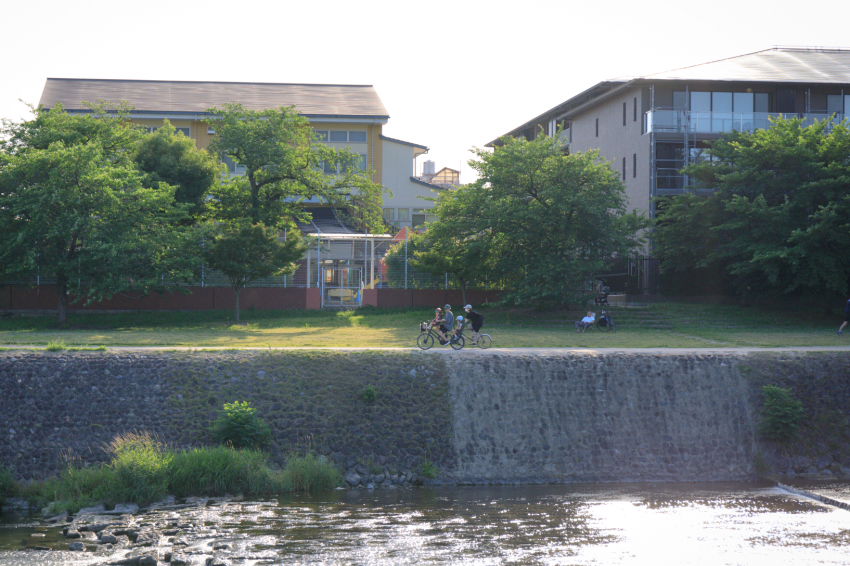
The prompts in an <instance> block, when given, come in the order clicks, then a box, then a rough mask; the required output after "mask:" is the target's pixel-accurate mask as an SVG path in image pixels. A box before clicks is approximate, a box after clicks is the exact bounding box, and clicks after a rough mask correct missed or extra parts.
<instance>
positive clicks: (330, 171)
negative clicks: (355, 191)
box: [322, 162, 336, 175]
mask: <svg viewBox="0 0 850 566" xmlns="http://www.w3.org/2000/svg"><path fill="white" fill-rule="evenodd" d="M322 171H324V173H325V175H336V163H326V162H322Z"/></svg>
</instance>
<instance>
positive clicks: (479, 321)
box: [463, 305, 484, 344]
mask: <svg viewBox="0 0 850 566" xmlns="http://www.w3.org/2000/svg"><path fill="white" fill-rule="evenodd" d="M463 310H465V311H466V320H468V321H469V323H470V324H471V325H472V343H473V344H475V343H476V342H477V341H478V332H479V331H480V330H481V326H482V325H483V324H484V315H483V314H481V313H479V312H476V311H474V310H472V305H466V306H465V307H463Z"/></svg>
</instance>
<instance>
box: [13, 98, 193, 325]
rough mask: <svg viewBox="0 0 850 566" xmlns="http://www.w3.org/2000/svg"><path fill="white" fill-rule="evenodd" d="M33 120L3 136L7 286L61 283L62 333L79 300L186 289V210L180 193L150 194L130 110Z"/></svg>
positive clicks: (39, 115)
mask: <svg viewBox="0 0 850 566" xmlns="http://www.w3.org/2000/svg"><path fill="white" fill-rule="evenodd" d="M33 113H34V117H33V119H31V120H29V121H23V122H20V123H13V122H9V121H4V123H3V130H2V134H3V135H2V136H0V138H2V142H0V240H2V241H3V244H4V245H3V247H2V248H0V276H2V277H4V278H10V277H14V276H18V277H28V276H31V275H33V274H35V273H36V272H38V273H39V274H40V275H41V276H42V277H45V278H47V279H54V280H55V281H56V290H57V317H56V323H57V325H60V326H61V325H64V324H66V323H67V309H68V302H69V295H70V294H71V293H73V295H74V299H75V300H80V299H86V301H87V303H90V302H93V301H96V300H103V299H105V298H108V297H110V296H112V295H113V294H115V293H118V292H122V291H129V290H133V291H141V292H150V291H155V290H163V289H165V288H167V287H168V286H169V283H167V282H177V281H181V280H186V279H187V278H188V277H189V276H190V275H191V268H190V266H189V263H190V262H188V261H187V258H188V254H186V253H185V249H187V248H186V245H187V242H188V240H189V235H188V234H187V233H186V232H184V231H180V230H177V229H175V228H174V226H175V224H176V223H177V222H178V221H179V220H180V219H182V218H185V211H184V207H181V206H179V205H176V204H175V203H174V188H173V187H170V186H169V185H167V184H164V183H161V184H159V185H158V186H157V187H152V188H146V187H144V186H143V184H142V175H141V174H140V173H139V172H138V171H137V170H136V168H135V167H134V165H133V163H132V162H131V161H130V159H129V155H130V153H131V152H132V151H133V149H134V148H135V145H136V144H137V143H138V140H139V138H140V135H141V134H140V133H139V132H138V131H137V130H135V129H134V128H133V127H132V126H131V125H130V123H129V118H128V114H127V108H126V107H124V106H121V107H119V108H117V109H116V111H114V112H109V111H107V109H106V107H105V105H104V104H103V103H100V104H98V105H93V106H91V114H89V115H84V116H70V115H68V114H67V113H66V112H65V111H64V109H63V108H62V106H61V105H57V106H56V107H55V108H54V109H52V110H50V111H47V110H44V109H41V108H39V109H34V110H33Z"/></svg>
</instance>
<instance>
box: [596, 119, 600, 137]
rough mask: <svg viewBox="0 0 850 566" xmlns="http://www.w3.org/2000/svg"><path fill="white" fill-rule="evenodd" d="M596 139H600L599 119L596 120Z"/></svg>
mask: <svg viewBox="0 0 850 566" xmlns="http://www.w3.org/2000/svg"><path fill="white" fill-rule="evenodd" d="M596 137H597V138H598V137H599V118H597V119H596Z"/></svg>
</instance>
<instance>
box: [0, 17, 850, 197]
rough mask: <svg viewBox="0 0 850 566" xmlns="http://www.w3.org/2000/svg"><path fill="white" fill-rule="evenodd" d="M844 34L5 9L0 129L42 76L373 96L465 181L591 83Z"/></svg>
mask: <svg viewBox="0 0 850 566" xmlns="http://www.w3.org/2000/svg"><path fill="white" fill-rule="evenodd" d="M848 30H850V2H848V1H846V0H807V1H804V2H793V3H792V2H764V1H763V0H759V1H755V0H735V1H730V0H712V1H708V2H691V3H688V2H685V1H684V0H678V1H670V0H655V1H653V0H649V1H647V0H644V1H637V0H629V1H621V0H613V1H611V0H609V1H598V0H597V1H594V0H584V1H581V2H577V1H575V0H560V1H539V0H511V1H503V0H490V1H486V2H485V1H470V0H454V1H447V0H426V1H421V2H412V1H405V0H393V1H377V0H349V1H338V0H296V1H291V0H277V1H271V0H270V1H265V2H261V1H254V0H236V1H233V0H230V1H221V0H205V1H203V2H199V1H189V0H170V1H160V0H148V1H145V2H139V1H135V0H121V1H116V0H110V1H99V0H71V1H69V0H62V1H56V0H0V38H2V43H3V69H2V71H3V73H2V74H3V77H2V79H0V117H5V118H12V119H20V118H23V117H25V116H26V115H27V112H28V110H27V109H26V107H25V106H23V105H22V104H21V103H20V102H18V99H22V100H24V101H25V102H29V103H32V104H37V103H38V100H39V98H40V97H41V91H42V89H43V88H44V81H45V79H46V78H47V77H72V78H104V79H148V80H199V81H200V80H213V81H245V82H281V83H342V84H372V85H374V86H375V88H376V89H377V91H378V94H379V95H380V97H381V99H382V100H383V102H384V105H385V106H386V108H387V110H388V111H389V114H390V121H389V124H387V125H386V126H385V128H384V133H385V134H386V135H388V136H391V137H395V138H399V139H402V140H407V141H411V142H415V143H419V144H424V145H426V146H428V147H429V148H431V150H430V152H429V155H428V156H427V157H425V158H424V159H423V158H420V159H419V160H418V162H419V166H420V168H421V164H422V162H423V161H424V160H425V159H429V158H430V159H432V160H433V161H435V162H436V165H437V168H438V169H439V168H441V167H452V168H455V169H456V168H458V167H459V166H460V167H461V171H462V172H461V181H462V182H468V181H470V180H472V177H471V174H470V170H469V168H468V166H467V165H466V161H467V160H468V159H469V158H470V154H469V149H470V148H471V147H472V146H479V147H480V146H483V145H484V144H485V143H487V142H488V141H490V140H491V139H493V138H496V137H498V136H500V135H502V134H504V133H506V132H507V131H508V130H510V129H512V128H514V127H516V126H518V125H520V124H521V123H523V122H525V121H526V120H529V119H531V118H533V117H534V116H536V115H538V114H540V113H542V112H543V111H545V110H547V109H549V108H551V107H552V106H555V105H556V104H558V103H560V102H562V101H564V100H566V99H567V98H569V97H570V96H572V95H574V94H576V93H578V92H581V91H582V90H585V89H586V88H589V87H590V86H592V85H594V84H596V83H597V82H599V81H602V80H606V79H611V78H615V77H620V76H639V75H645V74H649V73H654V72H660V71H666V70H669V69H674V68H678V67H683V66H687V65H692V64H698V63H704V62H708V61H712V60H716V59H721V58H724V57H729V56H734V55H740V54H744V53H750V52H753V51H758V50H761V49H765V48H769V47H772V46H774V45H800V46H833V47H835V46H838V47H840V46H844V47H850V31H848Z"/></svg>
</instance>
